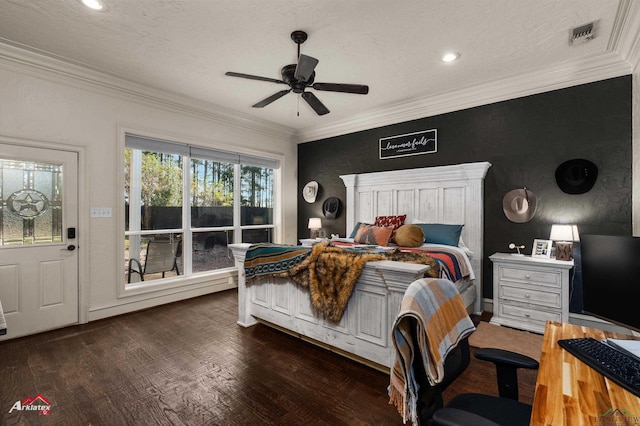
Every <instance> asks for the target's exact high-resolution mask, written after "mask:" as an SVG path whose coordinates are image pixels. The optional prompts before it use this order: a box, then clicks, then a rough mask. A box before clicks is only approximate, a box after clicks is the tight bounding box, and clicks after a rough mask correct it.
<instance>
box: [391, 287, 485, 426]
mask: <svg viewBox="0 0 640 426" xmlns="http://www.w3.org/2000/svg"><path fill="white" fill-rule="evenodd" d="M473 331H475V326H474V325H473V322H472V321H471V318H469V315H468V314H467V311H466V309H465V306H464V303H463V301H462V298H461V297H460V295H459V294H458V292H457V291H456V288H455V286H454V285H453V283H452V282H451V281H449V280H445V279H441V278H422V279H419V280H417V281H414V282H413V283H411V284H410V285H409V287H408V288H407V291H406V292H405V294H404V298H403V299H402V304H401V306H400V312H399V313H398V316H397V317H396V320H395V322H394V325H393V328H392V332H391V333H392V339H393V344H394V347H395V359H394V363H393V366H392V369H391V373H390V375H391V377H390V384H389V389H388V391H389V398H390V399H389V403H390V404H394V405H395V406H396V408H397V409H398V412H399V413H400V414H401V415H402V420H403V421H404V422H405V423H406V421H407V419H408V418H410V419H411V421H412V422H413V424H414V425H417V424H419V423H418V415H419V413H418V412H417V398H418V383H417V379H416V374H415V372H414V370H413V368H412V365H413V361H414V356H415V354H416V353H418V352H419V353H420V355H421V357H422V361H423V365H424V370H425V371H426V372H427V377H428V379H429V383H431V384H432V385H435V384H437V383H440V382H441V381H442V379H443V378H444V360H445V358H446V357H447V355H448V354H449V352H450V351H451V350H452V349H454V348H455V347H456V346H457V345H458V343H459V342H460V341H461V340H462V339H464V338H465V337H467V336H468V335H469V334H471V333H472V332H473ZM414 342H416V343H417V345H418V347H414V346H415V345H414Z"/></svg>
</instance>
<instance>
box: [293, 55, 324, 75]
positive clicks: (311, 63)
mask: <svg viewBox="0 0 640 426" xmlns="http://www.w3.org/2000/svg"><path fill="white" fill-rule="evenodd" d="M318 62H319V61H318V60H317V59H316V58H312V57H311V56H307V55H300V58H298V65H296V71H295V72H294V73H293V76H294V77H295V79H296V80H298V81H309V79H310V78H311V75H312V74H313V70H314V69H315V68H316V65H318Z"/></svg>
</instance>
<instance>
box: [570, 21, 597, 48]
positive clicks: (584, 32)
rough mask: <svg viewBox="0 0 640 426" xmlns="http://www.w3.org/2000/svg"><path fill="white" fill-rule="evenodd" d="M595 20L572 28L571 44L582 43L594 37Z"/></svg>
mask: <svg viewBox="0 0 640 426" xmlns="http://www.w3.org/2000/svg"><path fill="white" fill-rule="evenodd" d="M593 36H594V34H593V22H590V23H588V24H585V25H581V26H579V27H576V28H574V29H572V30H571V36H570V37H569V44H580V43H584V42H587V41H589V40H591V39H592V38H593Z"/></svg>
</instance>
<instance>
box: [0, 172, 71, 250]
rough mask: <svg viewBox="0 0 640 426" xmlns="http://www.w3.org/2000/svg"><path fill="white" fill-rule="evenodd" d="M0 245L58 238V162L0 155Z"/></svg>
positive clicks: (59, 239)
mask: <svg viewBox="0 0 640 426" xmlns="http://www.w3.org/2000/svg"><path fill="white" fill-rule="evenodd" d="M0 199H1V200H2V205H0V246H12V245H29V244H43V243H59V242H61V241H62V229H63V226H62V213H63V212H62V165H60V164H49V163H41V162H33V161H20V160H7V159H0Z"/></svg>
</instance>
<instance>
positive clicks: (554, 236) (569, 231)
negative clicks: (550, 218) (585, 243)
mask: <svg viewBox="0 0 640 426" xmlns="http://www.w3.org/2000/svg"><path fill="white" fill-rule="evenodd" d="M549 239H550V240H553V241H580V235H579V234H578V226H577V225H559V224H555V225H551V234H550V235H549Z"/></svg>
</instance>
